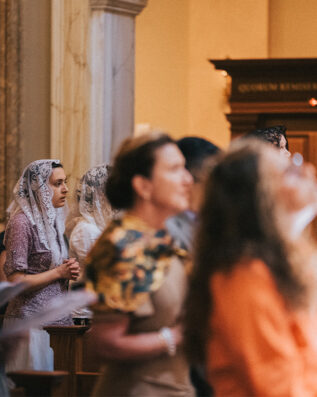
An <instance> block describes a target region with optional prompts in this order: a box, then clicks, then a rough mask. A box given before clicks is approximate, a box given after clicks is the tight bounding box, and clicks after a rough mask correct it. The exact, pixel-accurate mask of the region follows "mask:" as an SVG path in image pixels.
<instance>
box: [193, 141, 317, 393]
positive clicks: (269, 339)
mask: <svg viewBox="0 0 317 397" xmlns="http://www.w3.org/2000/svg"><path fill="white" fill-rule="evenodd" d="M298 156H299V155H298ZM298 156H297V157H295V158H294V162H292V161H290V159H288V158H286V157H285V156H280V154H279V152H278V150H276V149H274V148H272V147H270V146H268V145H267V144H264V143H261V142H255V141H252V140H251V141H250V142H248V141H247V140H241V141H240V142H237V143H236V145H234V146H233V147H232V148H231V150H229V152H228V153H227V154H225V155H222V156H220V158H219V163H217V165H216V166H215V167H214V169H213V170H212V171H211V173H210V176H209V178H208V181H207V187H206V194H205V202H204V205H203V208H202V210H201V214H200V217H201V227H200V231H199V235H198V238H197V247H196V248H197V250H196V266H195V270H194V274H193V277H192V282H191V288H190V293H189V297H188V301H187V308H188V311H187V318H186V339H187V347H188V353H189V355H190V357H191V359H192V360H194V361H197V362H202V361H205V363H206V366H207V378H208V380H209V382H210V384H211V385H212V386H213V388H214V391H215V395H216V396H303V395H317V378H316V371H317V343H316V334H317V323H316V320H317V315H316V303H317V300H316V291H317V288H316V286H317V284H316V283H317V270H316V258H317V256H316V253H317V251H316V247H315V246H313V245H312V242H311V241H310V240H309V238H308V237H307V236H305V235H304V233H303V230H304V229H305V226H307V224H308V223H310V221H311V220H312V218H313V217H314V215H315V214H316V203H317V185H316V179H315V172H314V169H313V167H312V166H311V165H308V164H303V165H301V164H300V161H298V160H299V157H298Z"/></svg>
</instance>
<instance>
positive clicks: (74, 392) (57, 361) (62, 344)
mask: <svg viewBox="0 0 317 397" xmlns="http://www.w3.org/2000/svg"><path fill="white" fill-rule="evenodd" d="M88 329H89V327H88V326H84V325H73V326H50V327H45V330H46V331H47V332H48V333H49V334H50V345H51V347H52V349H53V350H54V369H55V370H61V371H67V372H68V379H67V382H65V389H64V390H63V393H64V394H63V396H64V395H65V396H67V397H77V396H78V397H79V396H88V395H89V394H90V392H91V391H92V388H93V385H94V383H95V382H96V380H97V378H98V376H99V375H100V373H99V372H98V364H96V363H95V362H94V361H93V360H91V359H90V357H89V354H88V350H87V344H86V337H85V334H86V332H87V331H88Z"/></svg>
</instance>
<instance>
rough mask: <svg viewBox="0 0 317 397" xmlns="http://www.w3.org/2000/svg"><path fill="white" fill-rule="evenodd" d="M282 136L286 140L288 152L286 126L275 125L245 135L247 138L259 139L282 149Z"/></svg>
mask: <svg viewBox="0 0 317 397" xmlns="http://www.w3.org/2000/svg"><path fill="white" fill-rule="evenodd" d="M282 136H283V137H284V138H285V140H286V149H287V150H288V140H287V136H286V127H285V126H284V125H273V126H271V127H265V128H258V129H257V130H254V131H251V132H249V133H248V134H246V135H245V137H246V138H252V137H255V138H259V139H262V140H263V141H266V142H270V143H272V144H273V145H275V146H277V147H280V144H281V139H282Z"/></svg>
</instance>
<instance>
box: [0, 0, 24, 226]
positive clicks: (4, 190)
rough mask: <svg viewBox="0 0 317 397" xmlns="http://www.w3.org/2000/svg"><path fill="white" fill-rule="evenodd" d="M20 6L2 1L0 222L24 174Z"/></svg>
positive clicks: (0, 30)
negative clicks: (13, 191)
mask: <svg viewBox="0 0 317 397" xmlns="http://www.w3.org/2000/svg"><path fill="white" fill-rule="evenodd" d="M21 34H22V33H21V2H20V1H18V0H0V192H1V194H0V222H3V221H4V220H5V210H6V208H7V206H8V204H9V201H10V197H11V194H12V190H13V187H14V185H15V183H16V181H17V179H18V177H19V176H20V172H21V150H20V121H21V120H20V118H21V113H22V112H21V89H22V84H21Z"/></svg>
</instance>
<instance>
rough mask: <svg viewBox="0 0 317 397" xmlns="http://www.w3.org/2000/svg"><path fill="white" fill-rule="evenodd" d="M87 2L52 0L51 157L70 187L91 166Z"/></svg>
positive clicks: (88, 15)
mask: <svg viewBox="0 0 317 397" xmlns="http://www.w3.org/2000/svg"><path fill="white" fill-rule="evenodd" d="M89 18H90V10H89V0H66V1H65V0H52V50H51V51H52V61H51V68H52V69H51V157H52V158H59V159H61V161H62V163H63V165H64V168H65V171H66V174H67V175H68V176H69V177H71V178H70V179H69V183H70V187H71V188H73V187H74V184H75V182H76V180H77V179H78V178H80V176H81V175H82V174H83V173H84V172H85V171H86V170H87V169H88V168H89V167H90V149H89V147H90V136H89V83H90V77H89V76H90V74H89V68H88V42H89V40H88V34H89Z"/></svg>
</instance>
